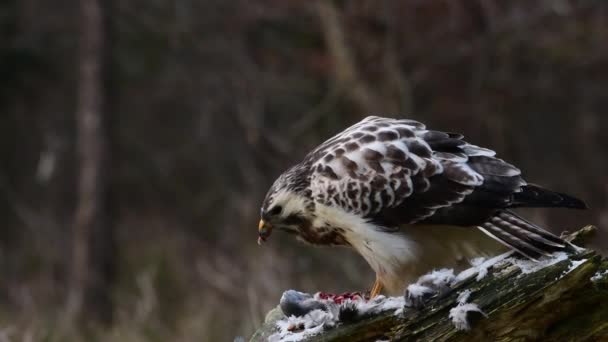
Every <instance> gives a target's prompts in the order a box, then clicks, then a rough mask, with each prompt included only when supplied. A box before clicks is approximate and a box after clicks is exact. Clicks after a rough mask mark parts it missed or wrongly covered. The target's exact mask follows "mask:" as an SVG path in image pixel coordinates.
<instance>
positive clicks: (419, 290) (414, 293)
mask: <svg viewBox="0 0 608 342" xmlns="http://www.w3.org/2000/svg"><path fill="white" fill-rule="evenodd" d="M434 292H435V290H433V289H432V288H430V287H428V286H424V285H420V284H418V283H414V284H410V285H408V286H407V297H408V298H407V299H408V302H409V300H411V299H415V298H419V297H423V296H424V295H426V294H429V293H434Z"/></svg>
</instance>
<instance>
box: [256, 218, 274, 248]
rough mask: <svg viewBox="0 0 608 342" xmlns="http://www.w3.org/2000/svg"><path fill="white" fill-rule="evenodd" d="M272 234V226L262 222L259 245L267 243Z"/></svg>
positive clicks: (260, 224) (259, 227) (259, 229)
mask: <svg viewBox="0 0 608 342" xmlns="http://www.w3.org/2000/svg"><path fill="white" fill-rule="evenodd" d="M270 233H272V225H270V224H269V223H266V222H264V220H260V223H259V224H258V245H261V244H262V242H265V241H266V239H267V238H268V237H269V236H270Z"/></svg>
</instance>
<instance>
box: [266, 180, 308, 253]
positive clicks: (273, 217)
mask: <svg viewBox="0 0 608 342" xmlns="http://www.w3.org/2000/svg"><path fill="white" fill-rule="evenodd" d="M299 177H301V176H300V175H299V174H298V173H296V172H293V170H290V171H288V172H286V173H284V174H283V175H281V177H279V178H278V179H277V180H276V181H275V182H274V184H273V185H272V187H270V190H268V193H267V194H266V198H265V199H264V202H263V203H262V208H261V210H260V216H261V218H260V223H259V225H258V244H261V243H262V242H264V241H266V239H267V238H268V237H269V236H270V234H271V233H272V230H273V229H278V230H283V231H286V232H288V233H292V234H298V233H299V231H300V228H301V227H302V226H303V225H307V224H310V223H311V222H312V220H313V219H314V217H315V214H314V207H315V206H314V202H313V200H312V198H311V196H310V190H308V185H307V184H306V179H305V178H304V180H302V179H299Z"/></svg>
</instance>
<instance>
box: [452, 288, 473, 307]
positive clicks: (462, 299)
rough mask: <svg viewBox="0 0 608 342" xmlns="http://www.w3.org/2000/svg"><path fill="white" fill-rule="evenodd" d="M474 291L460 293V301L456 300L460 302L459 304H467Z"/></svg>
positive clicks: (467, 290)
mask: <svg viewBox="0 0 608 342" xmlns="http://www.w3.org/2000/svg"><path fill="white" fill-rule="evenodd" d="M472 292H473V291H471V290H469V289H466V290H464V291H462V292H460V293H459V294H458V299H456V300H457V301H458V304H466V302H467V301H468V300H469V297H470V296H471V293H472Z"/></svg>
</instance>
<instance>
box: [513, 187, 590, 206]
mask: <svg viewBox="0 0 608 342" xmlns="http://www.w3.org/2000/svg"><path fill="white" fill-rule="evenodd" d="M521 190H522V191H521V192H517V193H515V194H514V195H513V203H512V204H511V205H510V207H512V208H517V207H542V208H551V207H554V208H572V209H587V208H588V207H587V204H585V202H583V201H581V200H579V199H578V198H575V197H573V196H570V195H567V194H563V193H560V192H555V191H551V190H548V189H545V188H542V187H540V186H538V185H534V184H528V185H525V186H523V187H522V188H521Z"/></svg>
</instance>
